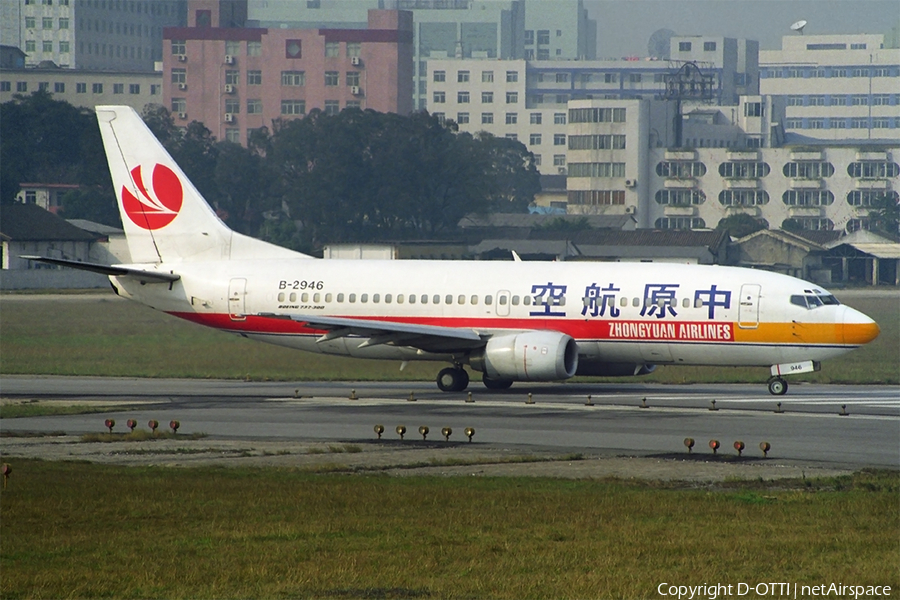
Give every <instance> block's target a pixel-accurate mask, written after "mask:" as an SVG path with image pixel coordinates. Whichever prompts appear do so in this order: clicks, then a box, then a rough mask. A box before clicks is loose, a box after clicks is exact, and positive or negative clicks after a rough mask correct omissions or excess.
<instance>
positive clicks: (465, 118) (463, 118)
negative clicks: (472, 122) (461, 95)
mask: <svg viewBox="0 0 900 600" xmlns="http://www.w3.org/2000/svg"><path fill="white" fill-rule="evenodd" d="M456 122H457V123H459V124H460V125H466V124H467V123H468V122H469V113H467V112H461V113H456Z"/></svg>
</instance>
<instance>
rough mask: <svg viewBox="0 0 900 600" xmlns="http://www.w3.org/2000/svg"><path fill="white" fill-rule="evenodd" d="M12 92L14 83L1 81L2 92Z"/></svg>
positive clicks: (0, 90) (0, 89) (0, 88)
mask: <svg viewBox="0 0 900 600" xmlns="http://www.w3.org/2000/svg"><path fill="white" fill-rule="evenodd" d="M11 91H12V82H11V81H0V92H11Z"/></svg>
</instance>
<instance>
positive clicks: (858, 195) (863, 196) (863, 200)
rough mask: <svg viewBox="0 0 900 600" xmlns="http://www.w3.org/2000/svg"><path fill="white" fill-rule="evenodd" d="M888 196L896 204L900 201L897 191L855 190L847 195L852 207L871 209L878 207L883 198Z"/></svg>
mask: <svg viewBox="0 0 900 600" xmlns="http://www.w3.org/2000/svg"><path fill="white" fill-rule="evenodd" d="M885 196H887V197H888V198H890V199H891V200H893V201H894V202H895V203H896V202H897V201H898V200H900V195H898V194H897V192H895V191H890V192H884V191H882V190H853V191H852V192H850V193H849V194H847V203H848V204H850V205H851V206H864V207H871V206H877V205H878V204H879V202H880V201H881V199H882V198H884V197H885Z"/></svg>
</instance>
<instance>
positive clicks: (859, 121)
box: [850, 117, 869, 129]
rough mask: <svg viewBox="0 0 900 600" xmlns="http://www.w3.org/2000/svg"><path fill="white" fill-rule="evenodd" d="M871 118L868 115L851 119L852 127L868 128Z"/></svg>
mask: <svg viewBox="0 0 900 600" xmlns="http://www.w3.org/2000/svg"><path fill="white" fill-rule="evenodd" d="M868 128H869V119H867V118H866V117H858V118H854V119H850V129H868Z"/></svg>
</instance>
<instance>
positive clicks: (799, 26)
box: [791, 19, 806, 35]
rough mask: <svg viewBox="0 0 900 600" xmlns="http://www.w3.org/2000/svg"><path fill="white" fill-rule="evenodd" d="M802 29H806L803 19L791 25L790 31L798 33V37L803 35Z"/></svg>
mask: <svg viewBox="0 0 900 600" xmlns="http://www.w3.org/2000/svg"><path fill="white" fill-rule="evenodd" d="M804 27H806V21H804V20H803V19H801V20H799V21H797V22H796V23H794V24H793V25H791V30H792V31H799V32H800V35H803V28H804Z"/></svg>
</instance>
